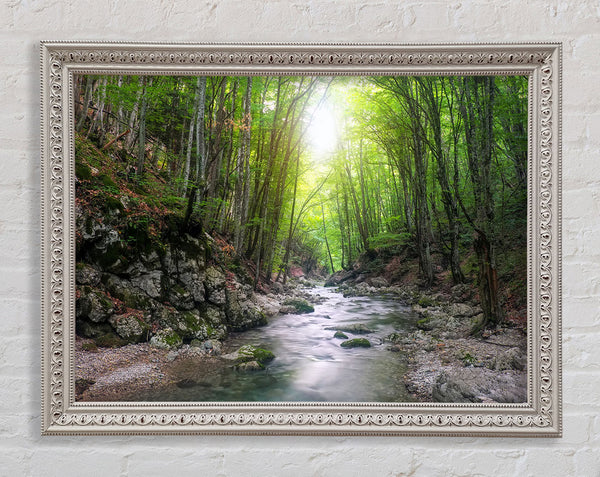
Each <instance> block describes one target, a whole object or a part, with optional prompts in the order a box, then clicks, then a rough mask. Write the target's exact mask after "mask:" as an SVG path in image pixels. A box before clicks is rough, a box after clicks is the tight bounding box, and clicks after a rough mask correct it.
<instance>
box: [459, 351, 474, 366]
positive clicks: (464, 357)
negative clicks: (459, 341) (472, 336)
mask: <svg viewBox="0 0 600 477" xmlns="http://www.w3.org/2000/svg"><path fill="white" fill-rule="evenodd" d="M459 359H460V360H461V361H462V362H463V364H464V365H465V366H473V365H474V364H475V363H477V361H478V360H477V358H475V357H474V356H473V355H472V354H471V353H469V352H468V351H463V352H461V354H460V357H459Z"/></svg>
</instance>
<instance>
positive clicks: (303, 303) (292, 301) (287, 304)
mask: <svg viewBox="0 0 600 477" xmlns="http://www.w3.org/2000/svg"><path fill="white" fill-rule="evenodd" d="M313 311H315V308H314V307H313V306H312V305H311V304H310V303H309V302H308V301H307V300H305V299H304V298H288V299H287V300H285V301H284V302H283V306H282V307H281V309H280V310H279V312H280V313H291V314H298V315H299V314H302V313H312V312H313Z"/></svg>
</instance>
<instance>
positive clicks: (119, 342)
mask: <svg viewBox="0 0 600 477" xmlns="http://www.w3.org/2000/svg"><path fill="white" fill-rule="evenodd" d="M94 342H95V343H96V345H97V346H98V347H100V348H120V347H121V346H125V345H126V344H127V341H125V340H124V339H122V338H120V337H119V336H117V335H116V334H114V333H106V334H104V335H102V336H99V337H98V338H96V339H95V340H94Z"/></svg>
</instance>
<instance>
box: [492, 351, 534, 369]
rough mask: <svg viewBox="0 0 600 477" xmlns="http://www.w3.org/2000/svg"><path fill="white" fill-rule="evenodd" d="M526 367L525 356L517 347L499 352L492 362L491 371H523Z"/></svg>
mask: <svg viewBox="0 0 600 477" xmlns="http://www.w3.org/2000/svg"><path fill="white" fill-rule="evenodd" d="M526 367H527V354H526V353H524V352H523V351H521V350H520V349H519V348H517V347H514V348H509V349H508V350H501V351H500V352H499V353H498V355H496V357H495V359H494V361H493V369H495V370H496V371H504V370H508V369H516V370H518V371H524V370H525V369H526Z"/></svg>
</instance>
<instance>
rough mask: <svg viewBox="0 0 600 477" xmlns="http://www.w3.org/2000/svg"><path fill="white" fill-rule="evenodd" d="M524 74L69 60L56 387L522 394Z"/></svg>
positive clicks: (102, 392)
mask: <svg viewBox="0 0 600 477" xmlns="http://www.w3.org/2000/svg"><path fill="white" fill-rule="evenodd" d="M528 79H529V78H528V77H527V76H521V75H495V76H480V75H465V76H451V75H447V76H444V75H438V76H433V75H431V76H401V75H395V76H394V75H390V76H364V75H363V76H308V75H307V76H286V75H273V76H265V75H255V76H241V75H240V76H222V75H219V76H192V75H188V76H185V75H181V76H176V75H137V76H136V75H126V74H114V75H90V74H85V75H84V74H77V75H75V76H74V79H73V91H74V101H73V111H72V112H71V113H72V114H73V118H74V120H73V125H74V131H73V140H74V151H75V164H74V166H75V174H74V181H75V184H74V185H75V244H74V248H75V257H76V266H75V284H76V297H75V299H76V303H75V320H76V340H75V398H76V401H95V402H98V401H128V402H133V401H143V402H146V401H148V402H173V401H175V402H176V401H185V402H243V401H250V402H340V403H348V402H381V403H400V402H403V403H412V402H447V403H523V402H526V401H527V371H528V370H527V331H528V330H527V308H528V303H527V262H528V258H527V243H528V238H527V236H528V222H527V215H528V180H530V177H529V174H528V169H529V166H530V165H529V161H528V131H529V127H528V124H529V123H528V121H529V114H528V105H529V101H528V90H529V83H528Z"/></svg>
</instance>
